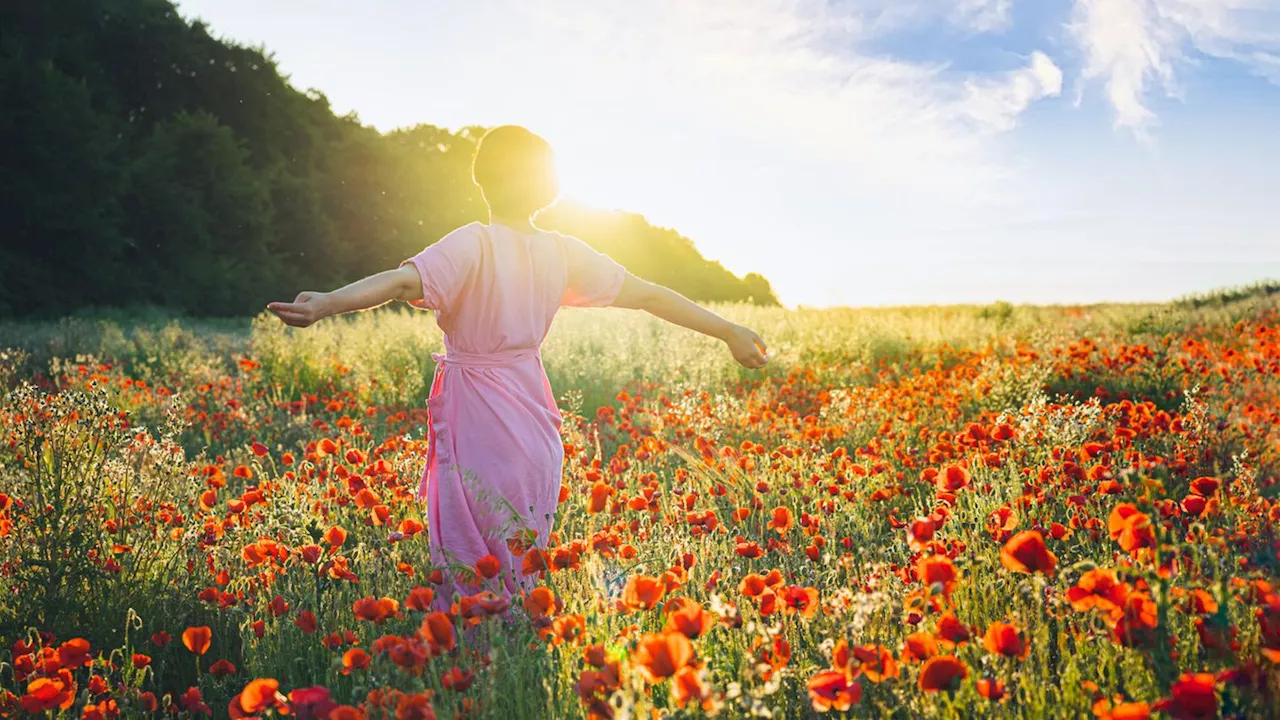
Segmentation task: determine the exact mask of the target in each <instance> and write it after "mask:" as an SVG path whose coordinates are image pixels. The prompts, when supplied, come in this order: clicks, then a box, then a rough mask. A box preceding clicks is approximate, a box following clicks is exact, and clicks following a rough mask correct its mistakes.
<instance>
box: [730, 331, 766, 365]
mask: <svg viewBox="0 0 1280 720" xmlns="http://www.w3.org/2000/svg"><path fill="white" fill-rule="evenodd" d="M724 341H725V343H726V344H727V345H728V346H729V352H731V353H733V359H734V360H737V361H738V363H739V364H741V365H742V366H743V367H748V368H752V369H759V368H762V367H764V366H765V364H766V363H768V362H769V357H768V356H767V355H766V354H765V353H766V352H767V351H768V348H766V347H765V344H764V340H763V339H761V337H760V336H759V335H757V334H756V332H755V331H754V330H752V329H751V328H747V327H743V326H741V325H734V326H733V327H732V328H730V329H729V332H728V334H727V335H726V336H725V338H724Z"/></svg>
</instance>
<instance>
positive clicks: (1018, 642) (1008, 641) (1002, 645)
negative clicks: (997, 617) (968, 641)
mask: <svg viewBox="0 0 1280 720" xmlns="http://www.w3.org/2000/svg"><path fill="white" fill-rule="evenodd" d="M982 647H984V648H986V649H987V652H989V653H991V654H993V655H1003V656H1005V657H1010V658H1018V659H1022V658H1025V657H1026V656H1027V653H1028V652H1030V651H1031V648H1030V646H1028V645H1027V642H1026V641H1025V640H1024V639H1023V638H1022V634H1021V633H1019V632H1018V628H1016V627H1014V626H1013V625H1009V624H1007V623H1003V622H999V621H996V622H993V623H991V625H990V626H989V627H988V628H987V634H986V635H984V636H983V638H982Z"/></svg>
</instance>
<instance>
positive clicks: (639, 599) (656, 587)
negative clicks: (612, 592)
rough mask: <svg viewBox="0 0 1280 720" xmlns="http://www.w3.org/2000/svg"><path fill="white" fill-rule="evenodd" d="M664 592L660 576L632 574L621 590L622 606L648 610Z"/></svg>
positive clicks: (659, 599) (657, 601) (633, 609)
mask: <svg viewBox="0 0 1280 720" xmlns="http://www.w3.org/2000/svg"><path fill="white" fill-rule="evenodd" d="M665 593H666V585H665V584H664V583H663V582H662V580H661V579H660V578H655V577H650V576H648V575H632V576H631V577H629V578H627V584H626V587H624V588H623V590H622V606H623V607H624V608H626V609H627V610H631V611H635V610H648V609H650V608H652V607H654V606H655V605H657V604H658V603H659V602H660V601H661V600H662V596H663V595H664V594H665Z"/></svg>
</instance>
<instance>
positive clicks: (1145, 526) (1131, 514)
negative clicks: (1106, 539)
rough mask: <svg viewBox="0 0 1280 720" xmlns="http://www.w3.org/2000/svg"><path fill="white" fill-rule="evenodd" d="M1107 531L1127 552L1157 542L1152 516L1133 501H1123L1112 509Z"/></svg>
mask: <svg viewBox="0 0 1280 720" xmlns="http://www.w3.org/2000/svg"><path fill="white" fill-rule="evenodd" d="M1107 531H1108V532H1109V533H1110V535H1111V539H1112V540H1115V541H1116V542H1118V543H1119V544H1120V547H1121V549H1123V550H1124V551H1125V552H1129V553H1132V552H1134V551H1135V550H1138V549H1141V548H1147V547H1155V544H1156V536H1155V530H1154V529H1153V528H1152V525H1151V518H1150V517H1148V516H1147V515H1146V513H1143V512H1139V511H1138V508H1137V507H1136V506H1135V505H1133V504H1132V503H1121V504H1119V505H1117V506H1116V507H1115V509H1114V510H1112V511H1111V515H1110V516H1109V517H1108V518H1107Z"/></svg>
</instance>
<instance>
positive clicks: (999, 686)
mask: <svg viewBox="0 0 1280 720" xmlns="http://www.w3.org/2000/svg"><path fill="white" fill-rule="evenodd" d="M978 694H979V695H981V696H982V697H984V698H986V699H988V700H991V701H992V702H997V701H999V700H1003V699H1004V681H1003V680H997V679H996V678H989V677H988V678H982V679H981V680H979V681H978Z"/></svg>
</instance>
